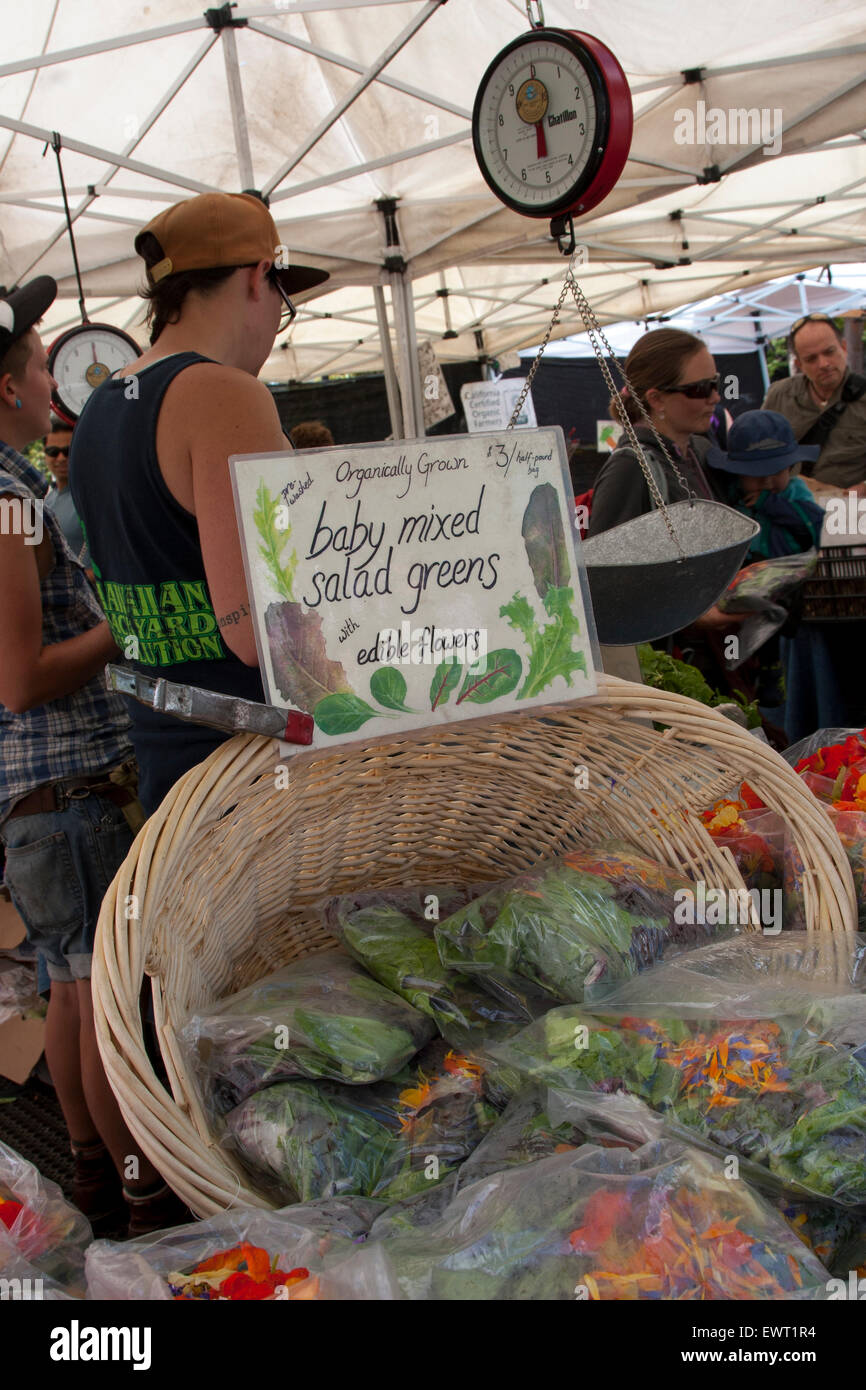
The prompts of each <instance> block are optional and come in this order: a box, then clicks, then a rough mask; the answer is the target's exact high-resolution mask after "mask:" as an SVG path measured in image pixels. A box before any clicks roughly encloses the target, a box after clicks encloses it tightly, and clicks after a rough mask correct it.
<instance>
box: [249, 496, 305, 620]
mask: <svg viewBox="0 0 866 1390" xmlns="http://www.w3.org/2000/svg"><path fill="white" fill-rule="evenodd" d="M278 505H279V504H278V502H277V499H276V497H274V498H272V497H271V495H270V493H269V492H268V489H267V488H266V487H265V484H264V479H260V480H259V489H258V492H257V493H256V507H255V511H254V512H253V520H254V521H255V523H256V530H257V531H258V533H259V535H260V536H261V538H262V544H261V545H260V546H259V554H260V555H261V557H262V559H263V560H264V562H265V564H266V565H267V567H268V570H269V571H270V577H271V583H272V584H273V585H274V588H275V589H276V591H277V593H278V594H280V595H281V597H282V598H285V599H288V600H289V602H291V601H292V599H293V598H294V594H293V593H292V583H293V581H294V577H295V569H296V567H297V563H298V556H297V552H296V551H294V550H293V551H292V553H291V556H290V558H289V559H288V561H287V562H286V564H283V552H284V551H285V548H286V545H287V544H288V541H289V537H290V536H291V534H292V528H291V526H287V527H286V528H285V529H281V528H280V527H278V526H277V524H276V516H277V507H278Z"/></svg>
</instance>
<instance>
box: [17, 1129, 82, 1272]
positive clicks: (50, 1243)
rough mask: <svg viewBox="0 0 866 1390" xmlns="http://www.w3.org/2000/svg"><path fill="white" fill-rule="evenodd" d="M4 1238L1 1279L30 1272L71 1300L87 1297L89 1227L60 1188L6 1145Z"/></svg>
mask: <svg viewBox="0 0 866 1390" xmlns="http://www.w3.org/2000/svg"><path fill="white" fill-rule="evenodd" d="M0 1235H2V1236H3V1242H2V1245H0V1276H2V1277H6V1278H13V1277H31V1276H29V1275H28V1274H26V1272H25V1273H23V1275H22V1271H24V1270H25V1266H29V1267H32V1270H33V1276H32V1277H40V1276H41V1277H42V1278H43V1279H44V1280H45V1281H50V1283H51V1285H52V1286H55V1285H56V1286H57V1288H58V1289H62V1290H63V1291H64V1293H65V1294H67V1295H69V1296H71V1297H75V1298H83V1297H84V1252H85V1250H86V1248H87V1246H88V1245H89V1244H90V1242H91V1240H92V1239H93V1235H92V1232H91V1229H90V1223H89V1221H88V1220H87V1218H86V1217H85V1216H82V1214H81V1212H80V1211H78V1210H77V1209H76V1208H75V1207H73V1206H72V1205H71V1204H70V1203H69V1202H67V1200H66V1198H65V1197H64V1196H63V1193H62V1192H61V1191H60V1188H59V1187H58V1186H57V1184H56V1183H54V1182H52V1181H51V1180H50V1178H43V1177H42V1175H41V1173H40V1172H39V1171H38V1169H36V1168H35V1167H34V1166H33V1164H32V1163H28V1161H27V1159H26V1158H22V1157H21V1155H20V1154H18V1153H16V1152H15V1150H14V1149H10V1148H9V1147H8V1145H6V1144H3V1143H0ZM16 1269H17V1270H18V1273H17V1274H16ZM10 1271H11V1272H10Z"/></svg>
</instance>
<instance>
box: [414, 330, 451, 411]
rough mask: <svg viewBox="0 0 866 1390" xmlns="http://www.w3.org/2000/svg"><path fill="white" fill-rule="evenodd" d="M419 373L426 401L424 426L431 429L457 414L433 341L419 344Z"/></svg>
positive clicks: (422, 394)
mask: <svg viewBox="0 0 866 1390" xmlns="http://www.w3.org/2000/svg"><path fill="white" fill-rule="evenodd" d="M418 374H419V376H420V378H421V397H422V399H423V401H424V428H425V430H430V429H432V428H433V426H434V425H441V423H442V421H443V420H448V419H449V418H450V417H451V416H452V415H454V414H455V410H454V402H453V400H452V399H451V392H450V391H449V390H448V382H447V381H446V380H445V374H444V372H443V371H442V368H441V366H440V365H439V360H438V358H437V357H436V353H435V352H434V350H433V344H432V343H419V344H418Z"/></svg>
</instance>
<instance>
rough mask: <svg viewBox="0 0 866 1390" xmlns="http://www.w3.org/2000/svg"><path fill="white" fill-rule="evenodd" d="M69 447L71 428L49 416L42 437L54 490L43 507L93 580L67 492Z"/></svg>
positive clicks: (81, 536) (73, 509)
mask: <svg viewBox="0 0 866 1390" xmlns="http://www.w3.org/2000/svg"><path fill="white" fill-rule="evenodd" d="M71 444H72V426H71V425H67V424H66V422H65V421H64V420H61V419H59V418H58V417H57V416H56V415H52V416H51V427H50V429H49V431H48V434H47V435H46V436H45V461H46V463H47V464H48V467H49V469H50V470H51V472H52V474H53V475H54V487H53V488H52V489H51V491H50V492H49V493H48V494H47V496H46V498H45V505H46V506H47V507H48V508H50V510H51V511H52V512H53V513H54V516H55V518H56V521H57V524H58V526H59V527H60V529H61V531H62V532H63V535H64V537H65V539H66V543H67V545H68V546H69V549H70V550H71V551H72V553H73V555H74V556H75V558H76V560H77V561H78V562H79V564H81V565H83V566H84V568H85V569H86V570H87V571H88V573H89V575H90V577H91V578H93V573H92V570H91V567H90V554H89V552H88V549H87V540H86V538H85V535H84V531H83V529H82V526H81V522H80V520H79V518H78V513H77V511H76V510H75V503H74V502H73V500H72V493H71V492H70V491H69V449H70V446H71Z"/></svg>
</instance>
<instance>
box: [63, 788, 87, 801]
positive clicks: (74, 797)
mask: <svg viewBox="0 0 866 1390" xmlns="http://www.w3.org/2000/svg"><path fill="white" fill-rule="evenodd" d="M63 795H64V796H65V797H66V800H67V801H83V800H84V798H85V797H87V796H90V787H70V788H69V789H68V790H66V791H64V792H63Z"/></svg>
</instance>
